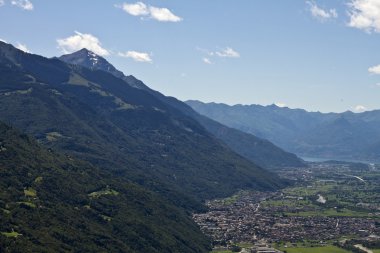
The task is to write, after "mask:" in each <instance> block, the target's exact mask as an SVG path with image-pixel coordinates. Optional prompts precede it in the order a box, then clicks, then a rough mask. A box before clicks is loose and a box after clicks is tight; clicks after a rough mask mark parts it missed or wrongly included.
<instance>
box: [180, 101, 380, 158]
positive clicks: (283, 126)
mask: <svg viewBox="0 0 380 253" xmlns="http://www.w3.org/2000/svg"><path fill="white" fill-rule="evenodd" d="M186 103H187V104H188V105H190V106H191V107H192V108H193V109H194V110H196V111H198V112H199V113H201V114H203V115H206V116H208V117H210V118H212V119H214V120H216V121H219V122H221V123H224V124H226V125H227V126H229V127H232V128H236V129H240V130H242V131H244V132H248V133H253V134H257V135H258V136H259V137H263V138H266V139H269V140H270V141H272V142H274V143H275V144H277V145H279V146H280V147H282V148H284V149H286V150H289V151H290V152H293V153H296V154H298V155H299V156H301V157H302V156H303V157H319V158H326V159H343V160H344V159H356V160H367V161H369V162H378V161H379V158H378V157H379V156H378V154H380V149H379V148H378V147H379V144H380V141H378V140H379V139H380V131H379V130H378V129H379V128H378V125H379V124H380V111H379V110H374V111H368V112H362V113H353V112H351V111H346V112H343V113H321V112H308V111H306V110H303V109H290V108H281V107H277V106H260V105H246V106H242V105H235V106H229V105H226V104H217V103H202V102H200V101H191V100H190V101H187V102H186Z"/></svg>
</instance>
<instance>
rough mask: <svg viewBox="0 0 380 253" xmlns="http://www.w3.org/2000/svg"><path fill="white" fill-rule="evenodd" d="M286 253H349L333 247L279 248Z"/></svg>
mask: <svg viewBox="0 0 380 253" xmlns="http://www.w3.org/2000/svg"><path fill="white" fill-rule="evenodd" d="M280 250H282V251H286V252H287V253H350V251H347V250H344V249H340V248H338V247H335V246H325V247H309V248H280Z"/></svg>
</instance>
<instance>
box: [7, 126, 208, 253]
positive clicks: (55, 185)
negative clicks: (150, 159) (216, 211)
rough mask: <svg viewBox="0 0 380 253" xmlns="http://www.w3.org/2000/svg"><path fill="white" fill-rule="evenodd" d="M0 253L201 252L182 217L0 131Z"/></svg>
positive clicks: (198, 237) (201, 242)
mask: <svg viewBox="0 0 380 253" xmlns="http://www.w3.org/2000/svg"><path fill="white" fill-rule="evenodd" d="M0 178H1V180H0V252H12V253H14V252H207V250H208V247H209V242H208V241H207V239H205V238H204V237H203V235H202V234H201V232H200V231H199V230H198V228H197V226H196V225H195V224H194V223H193V222H192V220H191V219H190V218H189V217H188V214H186V213H184V211H182V210H180V209H178V208H177V207H174V206H173V205H170V204H168V203H167V202H165V201H163V200H162V199H161V198H160V197H159V196H158V195H157V194H154V193H151V192H148V191H146V190H144V189H142V188H141V187H139V186H136V185H134V184H131V183H128V184H127V183H125V182H122V181H120V180H118V179H117V178H115V177H114V176H112V175H110V174H109V173H106V172H104V171H101V170H99V169H97V168H94V167H93V166H91V165H89V164H88V163H85V162H80V161H77V160H73V159H71V158H68V157H66V156H62V155H60V154H58V153H55V152H52V151H51V150H45V149H44V148H42V147H41V146H39V145H38V144H37V143H36V142H35V141H34V140H33V139H31V138H30V137H28V136H27V135H24V134H20V133H19V132H18V131H15V130H14V129H12V128H10V127H8V126H6V125H4V124H3V123H0Z"/></svg>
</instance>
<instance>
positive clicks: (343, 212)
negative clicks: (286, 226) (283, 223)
mask: <svg viewBox="0 0 380 253" xmlns="http://www.w3.org/2000/svg"><path fill="white" fill-rule="evenodd" d="M286 214H287V215H289V216H302V217H309V216H323V217H368V213H364V212H355V211H352V210H348V209H340V210H339V211H338V210H335V209H326V210H316V211H308V212H299V213H286Z"/></svg>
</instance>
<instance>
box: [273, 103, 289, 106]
mask: <svg viewBox="0 0 380 253" xmlns="http://www.w3.org/2000/svg"><path fill="white" fill-rule="evenodd" d="M274 104H275V105H276V106H278V107H286V104H285V103H281V102H277V103H274Z"/></svg>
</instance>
